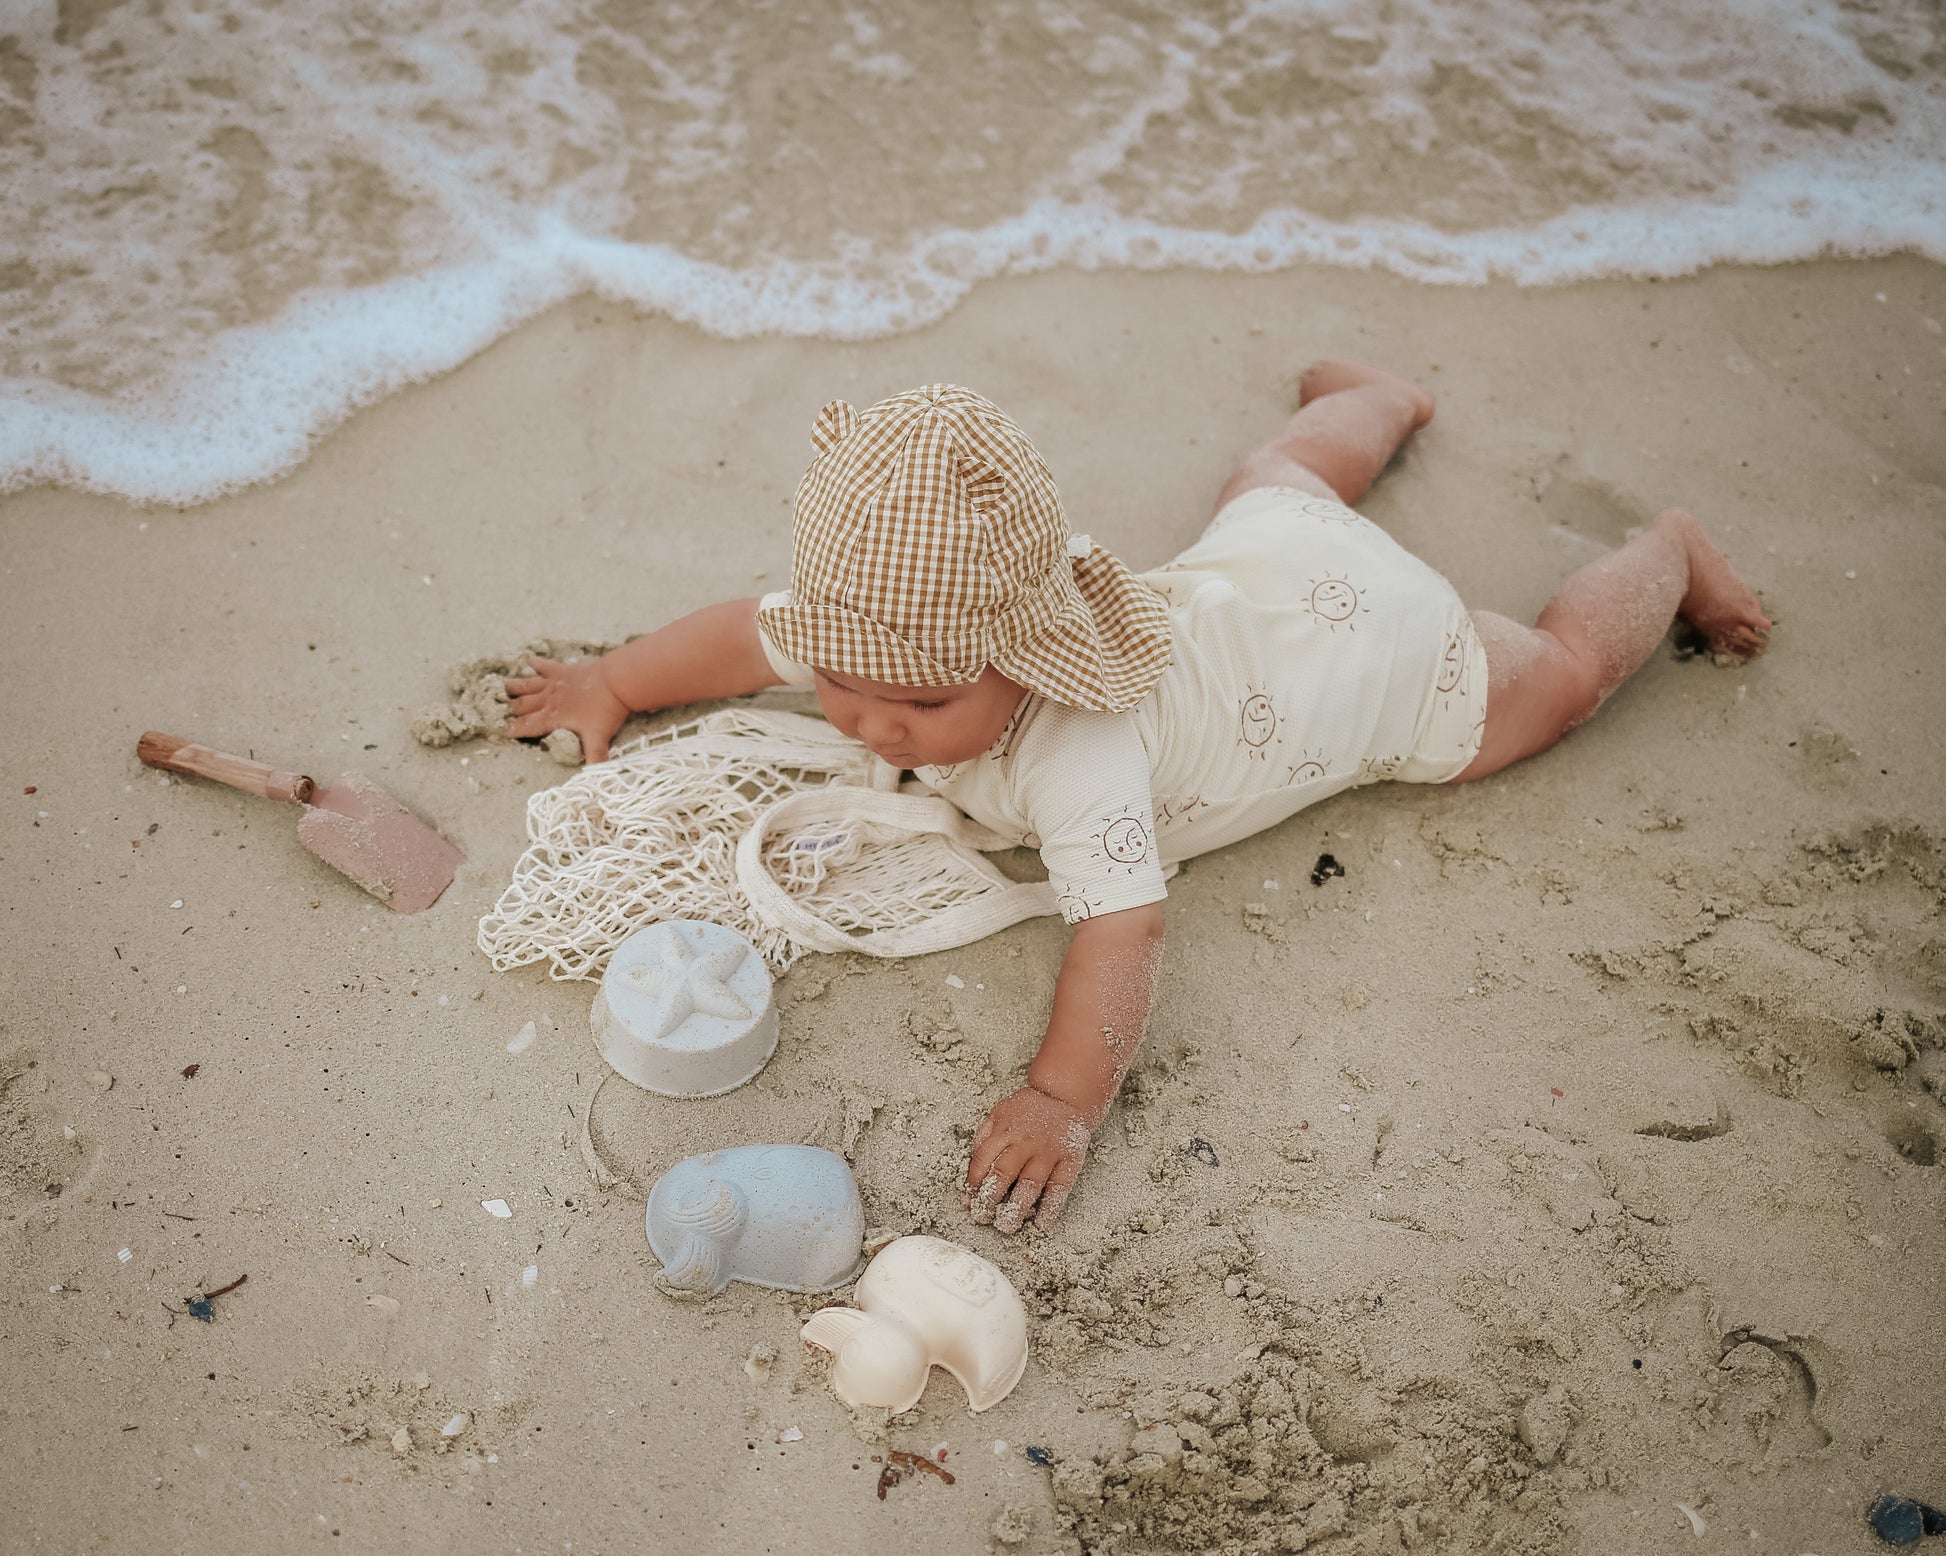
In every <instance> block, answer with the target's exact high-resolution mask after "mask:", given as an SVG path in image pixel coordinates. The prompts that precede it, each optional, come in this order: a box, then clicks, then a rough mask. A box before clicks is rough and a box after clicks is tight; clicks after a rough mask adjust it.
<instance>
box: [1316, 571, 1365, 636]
mask: <svg viewBox="0 0 1946 1556" xmlns="http://www.w3.org/2000/svg"><path fill="white" fill-rule="evenodd" d="M1304 603H1305V605H1306V607H1307V608H1308V609H1309V610H1310V612H1311V615H1312V616H1313V617H1314V618H1315V619H1316V620H1318V621H1321V622H1323V623H1324V625H1325V626H1326V627H1328V628H1329V629H1330V630H1331V631H1333V632H1336V631H1337V630H1338V628H1340V627H1343V628H1344V629H1345V630H1346V631H1347V632H1355V631H1356V630H1357V629H1358V618H1359V617H1360V616H1365V615H1369V614H1370V613H1371V609H1372V608H1371V606H1369V605H1367V604H1366V603H1365V591H1364V590H1363V589H1361V588H1359V587H1358V586H1357V585H1356V584H1354V583H1353V582H1352V581H1351V579H1350V578H1349V577H1348V576H1340V575H1338V574H1335V573H1329V572H1327V573H1325V574H1324V575H1323V576H1322V577H1319V578H1313V579H1312V580H1311V592H1310V594H1309V595H1308V596H1307V597H1306V599H1305V602H1304Z"/></svg>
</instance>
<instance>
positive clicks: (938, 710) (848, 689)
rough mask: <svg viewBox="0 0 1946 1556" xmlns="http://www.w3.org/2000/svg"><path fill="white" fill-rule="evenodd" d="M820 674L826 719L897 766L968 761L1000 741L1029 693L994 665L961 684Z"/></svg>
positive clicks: (830, 671) (939, 764)
mask: <svg viewBox="0 0 1946 1556" xmlns="http://www.w3.org/2000/svg"><path fill="white" fill-rule="evenodd" d="M817 677H818V703H819V705H820V706H821V707H822V708H823V709H824V716H825V717H826V718H828V719H829V720H831V722H832V724H833V725H834V726H835V727H836V728H837V729H838V730H839V731H841V732H842V733H843V734H846V735H848V736H850V737H851V738H852V739H853V740H857V741H860V742H862V743H863V744H864V745H866V746H867V747H869V748H870V749H871V751H872V752H873V753H874V754H875V755H877V756H880V757H883V758H884V759H885V760H886V761H888V762H890V763H892V765H893V766H895V767H951V766H952V765H953V764H954V763H955V762H970V761H971V760H972V759H973V758H974V757H976V756H978V755H979V754H980V753H981V752H982V751H985V750H986V749H987V748H988V747H989V746H991V745H992V744H993V743H994V742H995V741H996V740H998V739H999V738H1000V735H1001V732H1002V731H1004V730H1005V729H1006V727H1007V720H1008V719H1010V718H1012V717H1013V716H1014V709H1015V708H1017V707H1019V706H1020V699H1021V698H1022V697H1024V696H1026V695H1027V692H1026V688H1025V687H1023V686H1022V685H1021V684H1020V683H1019V682H1018V681H1012V680H1009V679H1008V678H1007V677H1006V676H1004V675H1002V674H1001V673H1000V672H999V671H998V670H996V669H994V668H993V666H992V665H988V666H987V667H986V671H985V673H984V674H983V675H981V677H980V678H979V680H977V681H971V682H968V683H967V684H966V685H964V686H894V685H892V684H891V683H890V682H887V681H868V680H866V679H865V678H864V677H863V676H858V675H840V674H838V672H837V671H835V670H819V671H818V672H817Z"/></svg>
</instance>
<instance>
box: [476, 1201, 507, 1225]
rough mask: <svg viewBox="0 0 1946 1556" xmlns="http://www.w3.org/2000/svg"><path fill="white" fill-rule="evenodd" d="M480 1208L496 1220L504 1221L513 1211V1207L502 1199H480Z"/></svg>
mask: <svg viewBox="0 0 1946 1556" xmlns="http://www.w3.org/2000/svg"><path fill="white" fill-rule="evenodd" d="M480 1209H482V1210H484V1211H485V1212H486V1213H487V1214H488V1215H490V1216H492V1217H493V1218H494V1219H495V1220H497V1221H505V1220H506V1219H507V1218H508V1217H509V1216H511V1215H512V1214H513V1213H514V1212H513V1207H512V1206H511V1205H509V1204H508V1203H507V1202H506V1201H505V1200H504V1199H483V1200H481V1201H480Z"/></svg>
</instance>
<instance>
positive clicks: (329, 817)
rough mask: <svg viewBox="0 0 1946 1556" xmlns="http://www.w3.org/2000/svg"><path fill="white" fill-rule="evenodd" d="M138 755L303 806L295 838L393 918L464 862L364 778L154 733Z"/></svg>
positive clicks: (429, 900)
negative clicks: (321, 774) (317, 772)
mask: <svg viewBox="0 0 1946 1556" xmlns="http://www.w3.org/2000/svg"><path fill="white" fill-rule="evenodd" d="M135 754H136V755H137V756H139V757H140V758H141V759H142V760H143V761H144V762H145V763H147V764H148V765H149V766H150V767H161V768H166V769H167V770H168V771H170V772H172V773H188V774H190V775H192V776H193V777H197V778H214V779H215V780H216V781H217V782H218V783H227V784H228V785H229V786H230V787H231V788H233V789H242V790H243V791H244V792H245V793H246V794H261V795H262V796H263V797H264V798H265V799H267V800H282V801H283V802H284V803H285V804H286V805H301V806H303V807H304V814H303V815H302V816H300V817H298V820H297V840H298V841H299V842H300V843H302V844H303V845H304V846H305V847H306V848H308V849H310V850H311V852H312V853H314V854H316V855H317V856H318V858H320V859H322V860H323V861H324V862H325V863H326V864H328V865H330V866H331V867H332V868H333V869H334V870H342V871H343V872H344V873H345V874H346V875H348V876H350V877H351V878H352V880H354V881H356V882H357V883H358V884H359V885H360V886H362V887H364V888H365V890H366V891H368V892H370V893H371V894H372V895H373V896H374V897H376V898H378V900H379V901H380V902H382V903H384V904H385V905H386V906H387V907H388V908H390V909H392V911H393V912H395V913H417V912H419V911H420V910H421V909H423V908H429V907H431V906H432V905H433V904H434V903H435V902H437V901H438V900H439V894H440V893H441V892H443V891H444V890H445V889H446V888H447V887H448V886H449V885H450V884H452V879H453V872H454V871H455V870H457V869H458V868H459V867H460V866H461V865H462V864H464V863H465V862H466V855H464V854H462V853H461V852H460V851H459V850H458V849H457V848H455V847H454V846H453V845H452V844H451V843H449V842H447V841H446V839H445V838H443V837H441V836H440V835H439V834H438V833H437V832H435V831H433V829H432V828H431V827H429V826H427V825H426V824H425V822H423V821H421V820H420V819H419V818H418V817H417V816H415V815H413V814H412V812H411V811H409V810H407V809H406V808H405V807H404V806H403V805H401V804H400V803H399V802H398V801H397V800H395V799H393V798H392V796H391V795H389V794H387V793H386V792H385V791H384V790H383V789H381V788H380V787H379V786H378V785H377V784H375V783H373V782H372V781H371V779H369V778H367V777H366V776H365V775H364V774H363V773H346V774H345V775H344V776H343V777H341V778H339V779H338V780H337V781H336V782H334V783H328V784H321V783H318V782H316V781H315V780H314V779H311V778H307V777H305V776H304V775H303V774H302V773H287V772H283V771H281V770H279V769H278V768H275V767H266V766H265V765H264V764H263V763H262V762H251V761H246V760H245V759H244V758H243V757H240V756H231V755H230V754H229V753H228V752H226V751H212V750H211V749H210V748H209V747H208V746H198V745H191V744H190V743H189V742H188V741H186V740H182V739H179V738H178V737H176V736H175V735H163V734H158V733H157V732H156V731H154V730H150V731H149V732H148V733H147V734H145V735H144V736H143V737H142V738H141V740H140V741H138V742H137V743H136V747H135Z"/></svg>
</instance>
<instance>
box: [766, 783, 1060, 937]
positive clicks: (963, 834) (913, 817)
mask: <svg viewBox="0 0 1946 1556" xmlns="http://www.w3.org/2000/svg"><path fill="white" fill-rule="evenodd" d="M860 829H862V837H861V838H860V839H859V841H861V842H862V843H863V845H864V846H863V847H862V849H851V850H848V852H850V853H852V854H853V855H854V863H853V865H852V867H851V869H850V871H849V872H848V874H849V877H850V889H849V890H847V882H846V881H845V880H842V879H841V880H840V881H839V882H838V883H836V889H835V890H816V889H814V890H813V891H811V892H809V893H792V892H789V891H787V890H785V889H784V886H783V885H782V884H781V883H780V882H779V881H778V879H777V877H776V875H775V874H774V873H773V864H774V863H775V862H776V861H777V860H778V859H780V858H783V859H787V860H788V859H789V858H790V857H791V856H792V855H793V854H794V853H795V854H802V853H807V852H808V853H810V854H813V855H815V854H816V853H817V852H818V851H819V850H820V848H821V846H822V845H824V844H825V843H827V842H828V843H831V844H834V845H843V844H847V843H850V842H851V841H852V834H853V833H854V832H858V831H860ZM1007 846H1009V840H1008V839H1006V838H1004V837H1001V836H1000V835H999V834H997V833H995V832H992V831H990V830H989V829H987V828H986V827H983V826H981V825H980V824H979V823H978V822H976V821H973V820H972V819H971V818H969V817H968V816H966V815H965V814H964V813H963V812H962V811H960V810H958V809H957V808H955V807H954V806H953V805H951V804H950V803H948V802H947V801H945V800H943V799H939V798H937V797H935V796H931V795H920V794H900V793H888V792H886V791H884V790H879V789H864V788H859V787H856V786H853V785H849V784H840V785H835V786H833V787H831V788H828V789H814V790H810V791H808V792H805V793H802V794H794V795H791V796H789V797H788V798H786V799H782V800H779V801H778V802H777V803H776V804H774V805H772V806H771V807H770V808H769V809H768V810H766V811H765V812H764V813H763V814H762V815H761V816H759V817H758V818H757V821H756V822H755V824H753V825H752V826H751V827H750V829H749V830H748V831H747V832H745V833H744V835H743V837H742V839H741V841H740V842H739V843H738V845H737V859H736V868H737V887H738V890H740V891H741V892H742V893H743V895H744V897H745V899H746V900H747V901H748V902H749V904H750V907H751V910H752V911H753V912H754V913H755V915H756V916H757V918H759V919H760V920H762V921H763V922H764V923H765V924H767V925H769V926H770V927H771V928H773V929H775V930H777V931H778V932H780V933H782V934H784V935H787V936H788V937H789V938H790V939H791V940H792V941H793V942H795V943H796V944H797V945H800V946H803V947H805V948H807V949H810V950H815V951H828V952H838V951H857V952H861V953H863V954H864V955H866V956H879V957H900V956H923V955H926V954H927V953H929V952H933V951H950V950H954V949H956V948H957V947H959V946H963V945H969V944H971V943H972V942H973V941H975V940H981V939H984V938H985V937H986V936H988V935H992V934H997V933H999V931H1001V930H1003V929H1007V928H1009V927H1011V926H1012V925H1015V924H1018V923H1020V922H1021V921H1022V920H1023V919H1030V918H1040V917H1044V916H1046V915H1048V914H1051V913H1054V912H1056V911H1058V908H1057V904H1056V902H1055V899H1054V890H1053V888H1052V887H1051V886H1049V885H1048V884H1047V883H1046V882H1045V881H1011V880H1008V879H1007V877H1006V876H1004V875H1002V874H1001V873H1000V872H999V871H998V870H997V869H995V868H994V867H993V866H992V865H991V864H989V863H988V862H987V861H986V860H985V859H983V858H982V857H981V854H982V852H984V851H988V850H992V849H997V848H1005V847H1007ZM847 897H851V898H852V899H853V901H855V902H856V903H857V904H859V905H860V906H863V905H865V904H870V905H871V906H870V908H868V909H867V911H866V912H864V913H862V914H844V915H843V917H845V918H849V919H851V920H852V927H847V926H846V924H844V923H842V922H838V921H837V920H838V918H839V916H840V914H841V912H842V909H843V907H844V906H845V904H846V899H847ZM888 900H898V901H899V902H900V909H899V912H898V915H897V916H898V917H900V918H903V919H905V920H906V922H903V923H890V924H885V923H881V925H880V927H875V928H874V927H869V926H870V922H871V920H872V919H873V918H880V919H881V920H882V917H883V913H884V906H885V904H886V903H887V902H888ZM820 907H823V908H824V911H823V912H820V911H819V909H820ZM874 910H875V911H874Z"/></svg>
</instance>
